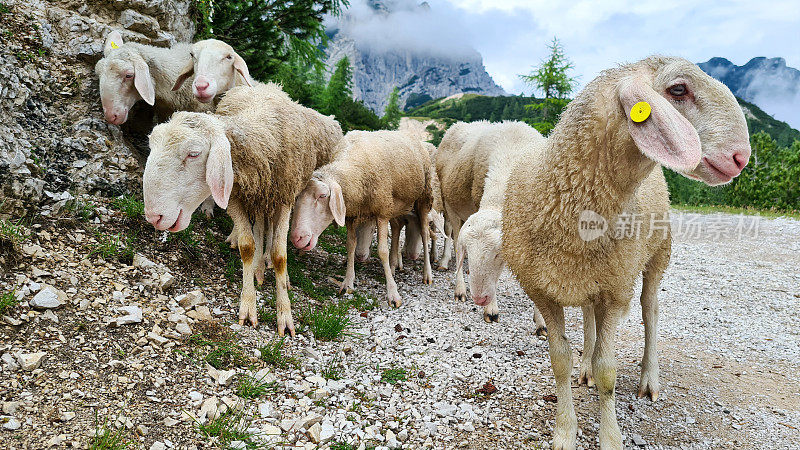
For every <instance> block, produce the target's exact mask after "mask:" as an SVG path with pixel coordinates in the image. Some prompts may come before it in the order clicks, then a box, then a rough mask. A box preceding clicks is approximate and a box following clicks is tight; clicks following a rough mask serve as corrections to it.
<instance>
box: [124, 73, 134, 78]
mask: <svg viewBox="0 0 800 450" xmlns="http://www.w3.org/2000/svg"><path fill="white" fill-rule="evenodd" d="M125 78H128V79H131V78H133V74H132V73H126V74H125Z"/></svg>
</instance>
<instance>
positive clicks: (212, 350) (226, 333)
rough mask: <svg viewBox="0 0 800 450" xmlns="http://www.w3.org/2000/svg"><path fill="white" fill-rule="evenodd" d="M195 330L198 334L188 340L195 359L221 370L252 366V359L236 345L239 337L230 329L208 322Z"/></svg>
mask: <svg viewBox="0 0 800 450" xmlns="http://www.w3.org/2000/svg"><path fill="white" fill-rule="evenodd" d="M195 329H196V330H198V332H197V333H195V334H193V335H192V336H191V337H189V340H188V343H189V345H190V346H191V347H192V353H193V355H194V357H195V358H199V359H202V360H203V361H205V362H207V363H208V364H209V365H211V366H212V367H214V368H216V369H219V370H227V369H230V368H232V367H249V366H250V359H249V358H248V357H247V356H246V355H245V354H244V349H243V348H242V347H241V346H240V345H239V344H237V343H236V341H237V337H236V335H235V334H234V333H233V332H231V331H230V330H229V329H227V328H224V327H222V326H221V325H219V324H211V323H208V322H199V323H198V324H197V325H196V326H195Z"/></svg>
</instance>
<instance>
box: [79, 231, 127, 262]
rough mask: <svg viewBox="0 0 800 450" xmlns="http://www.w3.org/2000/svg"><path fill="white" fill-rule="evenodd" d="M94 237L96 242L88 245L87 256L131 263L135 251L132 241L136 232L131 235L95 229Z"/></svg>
mask: <svg viewBox="0 0 800 450" xmlns="http://www.w3.org/2000/svg"><path fill="white" fill-rule="evenodd" d="M94 237H95V240H96V241H97V243H95V244H91V245H90V246H89V257H92V256H95V255H97V256H100V257H102V258H103V259H116V260H118V261H120V262H123V263H128V264H130V263H132V262H133V255H134V253H136V250H135V247H134V241H135V240H136V233H132V235H131V236H125V235H122V234H106V233H102V232H100V231H97V230H95V232H94Z"/></svg>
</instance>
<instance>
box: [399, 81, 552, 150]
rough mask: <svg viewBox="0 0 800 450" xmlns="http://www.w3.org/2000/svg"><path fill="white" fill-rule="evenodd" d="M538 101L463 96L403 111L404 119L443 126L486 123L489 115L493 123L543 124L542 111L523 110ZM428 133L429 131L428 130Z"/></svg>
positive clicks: (517, 98) (513, 97)
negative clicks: (429, 119) (419, 120)
mask: <svg viewBox="0 0 800 450" xmlns="http://www.w3.org/2000/svg"><path fill="white" fill-rule="evenodd" d="M542 101H543V100H542V99H537V98H534V97H520V96H509V97H487V96H485V95H476V94H467V95H464V96H463V97H461V98H458V99H451V100H447V101H444V100H442V99H439V100H434V101H431V102H428V103H426V104H424V105H422V106H420V107H419V108H415V109H412V110H410V111H408V112H406V116H413V117H427V118H431V119H437V120H439V121H442V122H444V123H445V125H447V126H449V125H451V124H453V123H455V122H458V121H462V122H472V121H478V120H490V119H492V116H494V119H496V121H501V120H520V121H525V122H529V123H532V122H541V121H543V120H544V115H543V114H542V111H540V110H537V109H535V108H526V105H530V104H531V103H540V102H542ZM428 131H431V130H430V129H428ZM437 145H438V144H437Z"/></svg>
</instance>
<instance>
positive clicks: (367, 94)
mask: <svg viewBox="0 0 800 450" xmlns="http://www.w3.org/2000/svg"><path fill="white" fill-rule="evenodd" d="M352 3H354V6H353V7H351V9H350V10H348V12H346V13H345V14H344V15H343V17H341V18H340V19H339V20H337V21H336V22H335V23H332V24H330V25H329V26H328V34H329V36H331V42H330V43H329V45H328V48H327V50H326V53H327V55H328V60H327V65H328V66H329V67H333V66H334V65H335V64H336V62H337V61H339V60H340V59H341V58H342V57H344V56H347V57H348V58H349V59H350V63H351V64H352V66H353V94H354V96H355V98H356V99H358V100H363V101H364V103H365V104H366V105H367V106H368V107H369V108H370V109H372V110H373V111H375V112H377V113H378V114H383V110H384V108H385V107H386V104H387V99H388V97H389V94H390V93H391V92H392V90H393V89H394V88H395V87H398V88H399V89H400V106H401V107H403V106H404V105H406V104H407V102H411V105H413V106H417V105H420V104H422V103H424V102H425V101H427V100H431V99H433V98H439V97H446V96H449V95H453V94H457V93H475V94H483V95H505V91H503V89H502V88H501V87H500V86H498V85H497V84H496V83H495V82H494V80H492V77H491V76H489V74H488V73H487V72H486V69H485V68H484V66H483V59H482V57H481V55H480V54H479V53H478V52H477V51H475V50H474V49H473V48H471V47H468V46H460V47H458V48H454V49H449V50H451V51H439V50H440V49H434V48H429V47H427V46H421V45H419V42H417V40H416V39H414V37H412V36H403V35H402V34H399V35H398V34H397V33H404V32H408V31H404V30H401V29H398V27H400V26H403V27H404V28H405V29H406V30H410V29H412V27H406V26H405V25H404V24H405V23H406V21H414V20H415V19H419V21H421V22H422V23H423V25H421V26H422V27H424V23H425V20H426V16H427V15H428V14H430V7H429V6H428V5H427V3H422V4H419V5H418V4H417V2H416V1H400V0H395V1H380V0H369V1H366V2H352ZM362 3H364V4H363V5H362ZM358 5H361V6H362V7H361V8H360V9H359V8H358ZM380 30H389V31H388V32H386V35H385V36H384V35H379V36H378V37H377V38H376V37H375V33H376V32H378V33H380ZM420 39H424V37H420ZM376 41H380V42H379V43H376ZM411 105H410V106H411Z"/></svg>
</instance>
